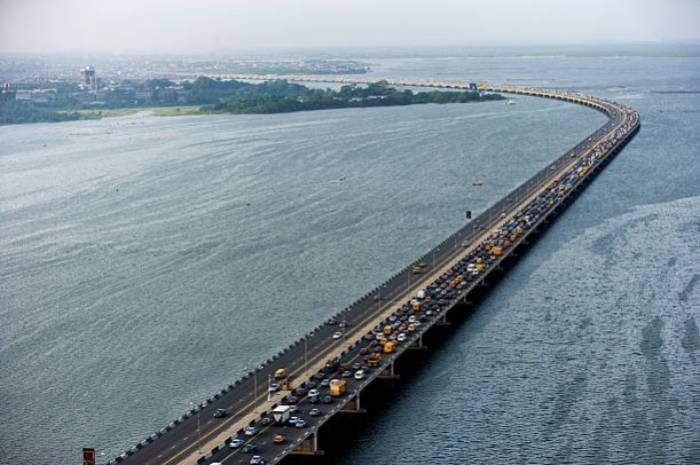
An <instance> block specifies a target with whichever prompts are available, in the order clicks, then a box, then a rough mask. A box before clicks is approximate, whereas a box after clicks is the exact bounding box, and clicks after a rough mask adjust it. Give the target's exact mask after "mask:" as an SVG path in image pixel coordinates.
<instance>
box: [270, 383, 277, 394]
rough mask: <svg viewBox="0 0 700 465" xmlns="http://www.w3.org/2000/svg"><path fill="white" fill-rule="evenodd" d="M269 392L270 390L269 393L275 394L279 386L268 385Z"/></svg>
mask: <svg viewBox="0 0 700 465" xmlns="http://www.w3.org/2000/svg"><path fill="white" fill-rule="evenodd" d="M269 390H270V392H277V391H279V390H280V385H279V384H276V383H272V384H270V388H269Z"/></svg>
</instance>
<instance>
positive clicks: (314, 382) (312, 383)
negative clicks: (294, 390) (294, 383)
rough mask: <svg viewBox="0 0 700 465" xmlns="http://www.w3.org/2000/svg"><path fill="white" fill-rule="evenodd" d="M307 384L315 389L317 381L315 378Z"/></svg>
mask: <svg viewBox="0 0 700 465" xmlns="http://www.w3.org/2000/svg"><path fill="white" fill-rule="evenodd" d="M305 384H306V387H307V388H309V389H313V388H315V387H316V381H313V380H310V381H307V382H306V383H305Z"/></svg>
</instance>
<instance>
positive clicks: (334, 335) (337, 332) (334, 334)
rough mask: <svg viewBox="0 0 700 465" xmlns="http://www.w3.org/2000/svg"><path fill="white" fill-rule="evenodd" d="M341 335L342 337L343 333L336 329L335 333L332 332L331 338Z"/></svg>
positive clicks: (338, 337)
mask: <svg viewBox="0 0 700 465" xmlns="http://www.w3.org/2000/svg"><path fill="white" fill-rule="evenodd" d="M341 337H343V333H341V332H340V331H336V332H335V333H333V339H340V338H341Z"/></svg>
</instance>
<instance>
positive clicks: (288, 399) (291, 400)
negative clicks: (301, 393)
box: [285, 394, 299, 405]
mask: <svg viewBox="0 0 700 465" xmlns="http://www.w3.org/2000/svg"><path fill="white" fill-rule="evenodd" d="M285 400H286V402H287V403H288V404H289V405H294V404H296V403H297V402H299V399H298V398H297V397H296V396H293V395H291V394H290V395H288V396H287V397H286V399H285Z"/></svg>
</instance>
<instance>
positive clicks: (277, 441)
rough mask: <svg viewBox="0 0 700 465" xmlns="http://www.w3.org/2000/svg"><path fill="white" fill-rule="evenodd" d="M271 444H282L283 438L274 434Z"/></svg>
mask: <svg viewBox="0 0 700 465" xmlns="http://www.w3.org/2000/svg"><path fill="white" fill-rule="evenodd" d="M272 442H274V443H275V444H282V443H283V442H284V436H283V435H281V434H275V435H274V436H273V437H272Z"/></svg>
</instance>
